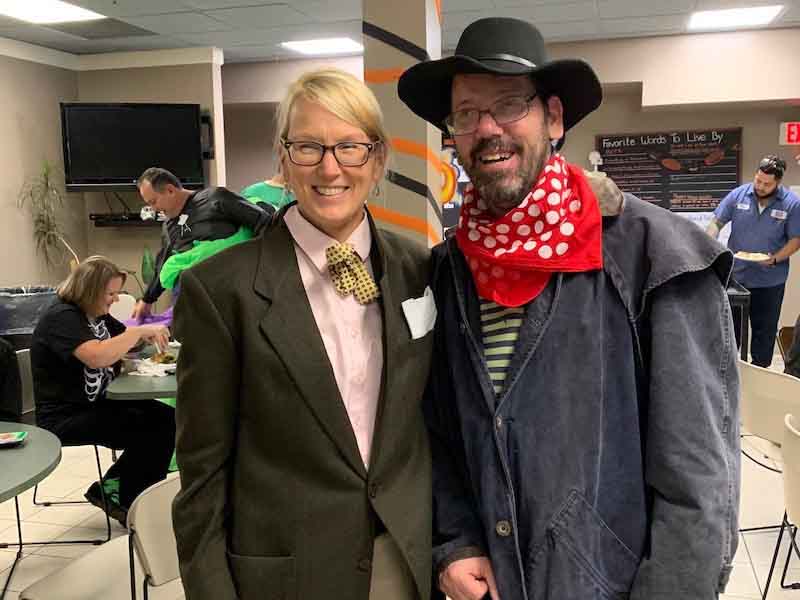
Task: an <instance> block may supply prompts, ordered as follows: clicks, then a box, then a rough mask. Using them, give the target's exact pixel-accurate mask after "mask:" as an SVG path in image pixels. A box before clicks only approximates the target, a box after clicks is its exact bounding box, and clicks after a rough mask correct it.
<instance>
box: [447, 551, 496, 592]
mask: <svg viewBox="0 0 800 600" xmlns="http://www.w3.org/2000/svg"><path fill="white" fill-rule="evenodd" d="M439 589H441V590H442V591H443V592H444V593H445V594H447V596H449V597H450V599H451V600H482V598H483V597H484V596H486V593H487V592H488V593H489V596H490V597H491V598H492V600H500V596H499V595H498V593H497V584H496V583H495V581H494V572H493V571H492V563H490V562H489V559H488V558H486V557H485V556H478V557H474V558H463V559H461V560H457V561H454V562H452V563H450V564H449V565H447V568H446V569H445V570H444V571H442V572H441V573H440V574H439Z"/></svg>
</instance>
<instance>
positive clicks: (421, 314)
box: [401, 286, 436, 340]
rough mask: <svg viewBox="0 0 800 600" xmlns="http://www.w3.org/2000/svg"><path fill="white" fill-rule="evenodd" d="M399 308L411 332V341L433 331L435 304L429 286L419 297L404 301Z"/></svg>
mask: <svg viewBox="0 0 800 600" xmlns="http://www.w3.org/2000/svg"><path fill="white" fill-rule="evenodd" d="M401 306H402V307H403V314H405V316H406V322H407V323H408V328H409V329H410V330H411V339H414V340H418V339H419V338H421V337H424V336H425V334H427V333H428V332H429V331H430V330H431V329H433V326H434V324H435V323H436V302H435V301H434V299H433V290H431V288H430V286H428V287H426V288H425V293H424V294H423V295H422V296H421V297H419V298H409V299H408V300H404V301H403V302H402V303H401Z"/></svg>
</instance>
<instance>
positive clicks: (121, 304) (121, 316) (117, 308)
mask: <svg viewBox="0 0 800 600" xmlns="http://www.w3.org/2000/svg"><path fill="white" fill-rule="evenodd" d="M135 306H136V298H134V297H133V296H131V295H130V294H120V295H119V300H118V301H116V302H114V304H112V305H111V308H110V309H109V310H108V314H110V315H111V316H112V317H114V318H115V319H116V320H117V321H125V320H126V319H130V318H131V314H132V313H133V308H134V307H135Z"/></svg>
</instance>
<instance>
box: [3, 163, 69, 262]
mask: <svg viewBox="0 0 800 600" xmlns="http://www.w3.org/2000/svg"><path fill="white" fill-rule="evenodd" d="M61 181H63V179H62V178H61V177H60V173H59V171H58V169H57V168H55V167H54V166H53V165H52V164H51V163H50V162H49V161H47V160H44V161H42V166H41V169H40V170H39V172H38V173H36V174H34V175H32V176H31V177H29V178H28V179H26V180H25V182H24V183H23V184H22V188H21V189H20V191H19V194H18V195H17V205H18V206H19V208H27V209H28V211H29V212H30V213H31V216H32V217H33V239H34V241H35V242H36V250H37V251H38V252H39V253H40V254H41V255H42V257H43V258H44V260H45V263H47V265H48V266H54V265H56V264H58V263H60V262H61V261H62V260H63V257H64V252H65V251H66V252H69V254H70V255H71V256H72V258H71V260H70V265H71V267H72V268H74V267H75V266H77V265H78V263H80V259H79V258H78V255H77V254H76V252H75V250H73V248H72V246H70V245H69V242H67V240H66V238H65V236H64V232H63V229H62V226H61V222H60V219H59V216H60V215H59V213H60V210H61V208H62V207H63V206H64V193H65V192H64V188H63V187H62V184H61Z"/></svg>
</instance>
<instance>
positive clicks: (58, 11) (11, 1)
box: [0, 0, 106, 25]
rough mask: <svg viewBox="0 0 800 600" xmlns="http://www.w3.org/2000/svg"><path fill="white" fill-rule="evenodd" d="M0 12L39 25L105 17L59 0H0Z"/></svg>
mask: <svg viewBox="0 0 800 600" xmlns="http://www.w3.org/2000/svg"><path fill="white" fill-rule="evenodd" d="M0 14H1V15H6V16H7V17H11V18H12V19H19V20H20V21H27V22H28V23H36V24H39V25H44V24H47V25H49V24H53V23H74V22H76V21H94V20H96V19H105V18H106V17H105V16H104V15H101V14H98V13H96V12H92V11H91V10H86V9H85V8H81V7H80V6H75V5H73V4H67V3H66V2H61V1H60V0H0Z"/></svg>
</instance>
